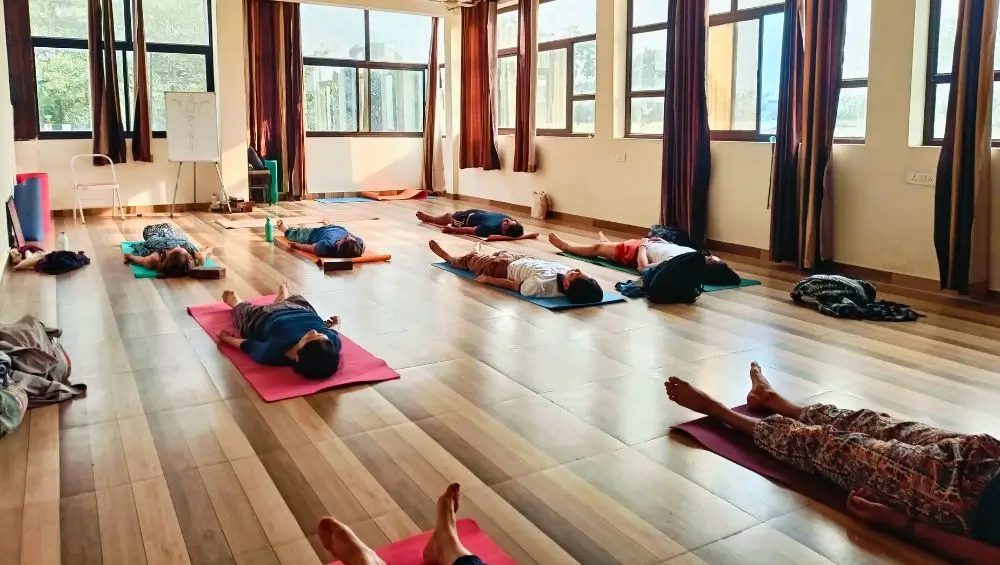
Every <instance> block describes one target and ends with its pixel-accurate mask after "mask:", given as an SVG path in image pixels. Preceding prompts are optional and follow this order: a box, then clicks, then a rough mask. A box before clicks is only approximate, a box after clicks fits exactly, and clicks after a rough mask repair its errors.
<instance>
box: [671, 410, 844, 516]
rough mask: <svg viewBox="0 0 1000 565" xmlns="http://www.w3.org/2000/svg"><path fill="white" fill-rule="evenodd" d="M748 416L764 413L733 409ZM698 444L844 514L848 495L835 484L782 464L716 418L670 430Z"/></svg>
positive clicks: (689, 423)
mask: <svg viewBox="0 0 1000 565" xmlns="http://www.w3.org/2000/svg"><path fill="white" fill-rule="evenodd" d="M733 410H734V411H736V412H739V413H740V414H746V415H748V416H755V417H758V418H762V417H765V416H767V414H766V413H763V414H762V413H760V412H757V411H754V410H751V409H750V408H749V407H747V406H746V405H743V406H737V407H736V408H733ZM674 430H676V431H678V432H681V433H685V434H687V435H688V436H690V437H691V438H693V439H694V440H695V441H697V442H698V443H700V444H701V445H702V446H704V447H705V449H707V450H709V451H711V452H712V453H715V454H716V455H721V456H722V457H725V458H726V459H728V460H730V461H732V462H733V463H736V464H737V465H740V466H741V467H744V468H746V469H750V470H751V471H753V472H754V473H757V474H758V475H760V476H762V477H765V478H767V479H770V480H771V481H774V482H775V483H777V484H779V485H781V486H783V487H785V488H788V489H791V490H794V491H795V492H797V493H799V494H802V495H805V496H808V497H809V498H811V499H813V500H815V501H817V502H820V503H823V504H825V505H826V506H829V507H830V508H833V509H834V510H839V511H841V512H846V511H847V495H848V493H847V492H846V491H844V490H843V489H841V488H840V487H839V486H837V485H836V484H834V483H832V482H830V481H828V480H826V479H824V478H823V477H820V476H819V475H814V474H812V473H806V472H805V471H800V470H799V469H796V468H795V467H792V466H791V465H788V464H787V463H782V462H781V461H778V460H777V459H775V458H773V457H771V456H770V455H768V454H767V452H765V451H764V450H762V449H760V448H759V447H757V446H756V445H755V444H754V442H753V438H751V437H749V436H746V435H743V434H741V433H739V432H737V431H736V430H734V429H732V428H730V427H729V426H726V425H725V424H723V423H722V422H720V421H719V420H718V419H716V418H700V419H698V420H692V421H690V422H687V423H685V424H681V425H679V426H676V427H674Z"/></svg>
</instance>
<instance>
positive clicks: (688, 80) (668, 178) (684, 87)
mask: <svg viewBox="0 0 1000 565" xmlns="http://www.w3.org/2000/svg"><path fill="white" fill-rule="evenodd" d="M668 9H669V12H668V13H669V18H670V20H669V21H670V22H671V33H670V34H669V39H668V43H667V88H666V91H667V92H666V96H665V100H664V102H665V104H664V108H665V114H664V122H663V176H662V186H661V196H660V221H661V223H663V224H665V225H672V226H677V227H680V228H683V229H685V230H687V232H688V233H689V234H690V235H691V239H692V240H693V241H694V242H695V243H696V244H698V245H699V246H702V247H703V246H704V243H705V238H706V227H707V225H708V181H709V176H710V175H711V172H712V154H711V151H710V147H709V132H708V101H707V94H706V91H705V42H706V35H707V33H708V20H707V18H706V15H705V0H670V4H669V7H668Z"/></svg>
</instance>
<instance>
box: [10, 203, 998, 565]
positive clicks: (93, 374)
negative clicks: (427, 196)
mask: <svg viewBox="0 0 1000 565" xmlns="http://www.w3.org/2000/svg"><path fill="white" fill-rule="evenodd" d="M362 207H363V208H365V212H366V213H367V212H369V211H370V212H372V215H373V216H374V215H377V216H378V217H379V218H381V219H380V220H377V221H372V220H366V221H349V222H345V224H346V225H347V226H348V227H349V228H351V229H352V230H354V231H356V232H357V233H359V234H360V235H362V236H363V237H364V238H365V239H366V241H367V242H368V244H369V246H370V247H372V248H373V249H378V250H380V251H387V252H391V253H392V255H393V259H392V262H391V263H386V264H376V265H365V266H362V267H360V268H358V269H356V270H354V271H351V272H345V273H336V274H331V275H324V274H323V273H321V272H320V271H319V270H318V269H316V268H315V267H314V266H312V265H311V264H309V263H306V262H304V261H301V260H300V259H298V258H296V257H295V256H293V255H291V254H289V253H287V252H285V251H282V250H280V249H278V248H276V247H273V246H272V245H270V244H267V243H265V242H264V241H263V232H262V230H259V229H239V230H225V229H222V228H221V227H219V226H218V225H216V224H215V223H214V222H213V220H214V218H215V217H214V216H211V215H208V214H194V215H186V216H179V217H177V218H175V219H174V222H175V223H176V224H177V225H178V226H180V227H181V228H183V229H184V230H186V231H187V232H188V233H189V234H191V236H192V237H193V238H194V239H196V240H197V241H198V242H199V243H201V244H202V245H211V246H214V247H215V249H216V254H217V257H218V260H219V262H220V263H222V264H223V265H225V266H226V267H227V269H228V277H227V279H225V280H223V281H188V280H172V281H163V280H136V279H134V278H132V275H131V273H130V271H129V270H128V269H127V268H125V267H124V266H123V265H122V258H121V253H120V251H119V249H118V247H117V244H118V243H119V242H120V241H122V240H126V239H135V238H137V237H139V235H140V233H141V230H142V227H143V226H144V225H146V224H147V223H153V222H156V221H163V220H162V219H161V218H146V219H129V220H127V221H125V222H115V221H113V220H111V219H96V218H95V219H92V220H90V221H89V223H88V224H86V226H83V225H76V224H73V223H72V222H71V221H67V220H60V221H58V222H57V230H66V231H67V232H68V234H69V237H70V241H71V242H72V245H73V247H74V248H77V249H83V250H85V251H87V253H88V254H89V255H90V256H91V257H92V259H93V264H92V265H91V266H90V267H88V268H86V269H83V270H82V271H78V272H76V273H72V274H69V275H66V276H62V277H58V278H55V277H44V276H40V275H35V274H33V273H7V274H6V275H5V276H4V278H3V284H2V287H3V290H2V303H0V320H2V321H13V320H16V319H17V318H19V317H20V316H21V315H23V314H25V313H32V314H35V315H38V316H39V317H41V318H42V319H43V320H44V321H47V322H49V323H52V324H57V325H58V326H59V327H61V328H62V329H63V330H64V332H65V334H64V340H63V341H64V343H65V344H66V348H67V350H68V351H69V353H70V355H71V356H72V358H73V367H74V374H75V377H76V380H79V381H82V382H85V383H87V384H88V385H89V387H90V388H89V393H88V395H87V397H86V398H83V399H80V400H77V401H75V402H72V403H67V404H63V405H60V406H53V407H48V408H42V409H38V410H34V411H32V412H31V413H30V414H29V417H28V419H27V420H26V421H25V423H24V425H22V426H21V427H20V428H19V429H18V430H17V431H16V432H15V433H13V434H12V435H11V436H10V437H7V438H5V439H3V440H2V441H0V532H3V533H2V534H0V563H4V564H17V563H21V564H24V565H41V564H49V563H53V564H56V563H62V564H64V565H70V564H100V563H103V564H106V565H112V564H114V565H118V564H121V565H135V564H146V565H167V564H191V565H202V564H220V563H233V564H243V565H246V564H269V565H271V564H280V565H292V564H296V565H299V564H317V563H327V562H329V561H331V560H332V559H331V556H330V555H327V554H326V552H325V551H324V550H323V548H322V547H321V546H320V544H319V543H318V540H317V539H316V535H315V524H316V522H317V520H318V519H319V518H320V517H321V516H323V515H325V514H334V515H337V516H339V517H340V519H342V520H344V521H345V522H348V523H349V524H351V525H352V526H353V527H354V528H355V529H356V531H357V532H358V535H359V536H361V538H362V539H364V540H365V541H366V542H368V543H370V544H372V545H381V544H385V543H388V542H391V541H394V540H397V539H400V538H403V537H406V536H409V535H412V534H414V533H417V532H419V531H421V530H423V529H426V528H428V527H430V526H431V524H432V520H433V513H432V510H433V508H432V501H433V500H434V498H435V497H436V496H437V494H438V493H440V492H441V491H442V490H443V489H444V487H445V485H447V484H448V483H449V482H451V481H459V482H461V483H462V484H463V486H464V490H465V497H464V502H463V507H462V514H463V515H464V516H469V517H473V518H476V519H477V520H478V521H479V522H480V524H481V525H482V526H483V528H484V529H485V530H486V531H487V532H488V533H489V534H490V535H491V536H492V537H493V538H494V539H495V540H496V541H497V542H498V543H499V544H500V545H501V546H502V547H503V548H504V549H505V550H506V551H507V552H509V553H510V554H511V555H513V556H514V557H515V558H516V559H517V560H518V561H519V562H520V563H522V564H525V565H527V564H532V563H538V564H544V565H552V564H562V563H583V564H586V565H604V564H616V563H621V564H629V565H633V564H634V565H641V564H651V565H655V564H667V563H669V564H671V565H693V564H706V563H708V564H745V563H762V564H767V565H777V564H781V563H790V564H797V565H801V564H806V563H840V564H848V563H849V564H868V563H908V564H924V563H936V562H937V561H935V560H934V559H932V558H930V557H928V556H926V555H924V554H922V553H921V552H919V551H918V550H915V549H913V548H911V547H907V546H905V545H903V544H901V543H899V542H897V541H895V540H893V539H890V538H886V537H885V536H882V535H881V534H879V533H876V532H873V531H870V530H867V529H865V528H863V527H861V526H860V525H859V524H857V523H856V522H854V521H853V520H851V519H850V518H848V517H845V516H842V515H839V514H836V513H834V512H832V511H829V510H827V509H825V508H823V507H818V506H816V505H815V504H813V503H811V501H809V500H807V499H804V498H802V497H800V496H798V495H795V494H794V493H790V492H787V491H785V490H783V489H781V488H778V487H776V486H774V485H773V484H771V483H769V482H768V481H766V480H764V479H762V478H760V477H759V476H757V475H755V474H753V473H750V472H748V471H746V470H744V469H742V468H740V467H738V466H736V465H733V464H731V463H729V462H727V461H725V460H723V459H721V458H719V457H716V456H715V455H713V454H710V453H707V452H705V451H702V450H699V449H695V448H693V447H692V446H691V445H689V444H687V443H685V442H684V441H682V440H679V439H677V438H674V437H671V436H669V435H668V430H669V427H670V426H671V425H674V424H677V423H680V422H683V421H686V420H688V419H691V418H692V417H694V414H692V413H691V412H688V411H686V410H684V409H681V408H678V407H677V406H674V405H672V404H670V403H669V402H668V401H667V400H666V399H665V398H664V396H663V389H662V384H661V383H662V381H663V379H664V378H666V377H668V376H669V375H672V374H677V375H682V376H686V377H688V378H690V379H692V380H693V381H694V382H695V383H697V384H698V385H699V386H701V387H703V388H705V389H707V390H709V391H711V392H712V393H714V394H717V395H719V396H720V397H721V398H722V399H724V400H725V401H726V402H729V403H732V404H740V403H742V402H743V400H744V397H745V395H746V392H747V369H748V365H749V363H750V361H752V360H757V361H759V362H761V363H762V364H763V365H764V366H765V370H766V371H767V374H768V376H769V377H770V378H771V381H772V382H773V383H774V384H775V385H777V386H778V387H780V388H781V389H783V390H784V391H786V392H788V393H789V394H790V395H793V396H797V397H800V398H803V399H805V398H810V399H813V400H815V401H828V402H836V403H841V404H845V405H848V406H853V407H861V406H867V407H872V408H877V409H882V410H885V411H888V412H890V413H895V414H899V415H904V416H909V417H913V418H919V419H922V420H926V421H929V422H932V423H936V424H939V425H942V426H946V427H949V428H955V429H958V430H960V431H967V432H986V433H992V434H994V435H1000V417H998V416H997V415H996V410H995V407H996V406H997V404H998V402H1000V380H998V379H996V373H995V372H994V367H996V366H997V361H998V360H1000V357H998V354H997V351H1000V318H997V317H995V316H993V315H991V314H989V313H986V312H985V311H977V310H973V309H959V308H958V307H956V306H948V305H943V304H938V303H928V302H924V301H919V300H906V299H899V300H900V301H903V302H910V303H911V304H913V305H914V306H915V307H917V308H918V309H920V310H922V311H924V312H927V313H929V314H931V316H930V317H928V318H926V319H924V320H922V321H920V322H918V323H916V324H898V325H894V324H881V325H880V324H869V323H858V322H850V321H841V320H835V319H831V318H826V317H823V316H821V315H819V314H818V313H815V312H812V311H809V310H806V309H802V308H799V307H796V306H795V305H793V304H792V303H791V302H790V301H789V300H788V295H787V292H788V289H789V287H790V284H789V283H788V282H787V280H788V274H787V272H784V273H781V272H779V271H777V270H771V269H769V268H767V267H762V266H759V265H755V266H745V267H746V269H748V270H749V271H751V272H753V273H756V274H757V276H760V277H761V278H763V279H764V285H763V286H761V287H755V288H748V289H743V290H739V291H724V292H718V293H711V294H705V295H703V296H702V298H701V299H700V300H699V301H698V303H697V304H695V305H694V306H670V307H661V308H651V307H650V306H649V305H647V304H646V303H645V301H630V302H629V303H627V304H620V305H613V306H609V307H605V308H601V309H597V308H590V309H583V310H577V311H573V312H568V313H561V314H556V313H552V312H548V311H546V310H544V309H541V308H538V307H536V306H533V305H531V304H529V303H526V302H522V301H518V300H515V299H513V298H510V297H508V296H505V295H503V294H500V293H498V292H495V291H492V290H490V289H489V288H486V287H483V286H479V285H475V284H470V283H468V282H466V281H463V280H460V279H459V278H457V277H454V276H452V275H450V274H448V273H445V272H443V271H440V270H438V269H434V268H431V267H430V263H432V262H433V261H435V260H436V258H435V257H434V256H433V255H432V254H431V253H430V251H429V250H428V249H427V245H426V244H427V240H428V238H429V237H432V236H434V235H435V234H434V232H433V231H430V230H428V229H426V228H422V227H420V226H419V225H417V223H416V221H415V219H414V218H413V213H414V211H415V210H417V209H424V210H427V211H440V210H443V209H447V208H449V207H453V203H452V202H449V201H446V200H441V199H439V200H435V201H429V202H385V203H363V204H352V205H339V206H329V205H321V204H317V203H311V202H310V203H286V204H282V205H281V207H280V212H281V214H282V215H286V216H289V215H291V216H294V215H301V216H313V217H316V216H321V215H323V214H327V215H330V216H332V217H333V218H334V219H336V215H337V213H338V212H339V213H341V214H347V213H350V214H355V212H356V211H357V210H360V209H361V208H362ZM256 216H258V217H261V216H262V214H261V213H257V214H256ZM354 217H357V216H356V215H355V216H354ZM537 227H539V228H540V229H543V230H548V229H553V228H554V229H556V230H557V231H559V232H560V233H563V234H564V235H566V236H567V237H569V238H574V237H583V236H590V237H592V236H593V235H594V234H587V233H585V232H583V231H581V230H578V229H573V228H567V227H565V226H552V225H547V224H544V223H541V224H538V225H537ZM438 239H439V240H440V241H442V243H443V244H444V245H445V246H446V248H448V249H451V250H456V251H458V250H463V249H471V248H472V246H473V244H472V242H469V241H467V240H464V239H460V238H456V237H452V236H446V235H440V236H438ZM502 246H503V247H507V248H510V249H518V250H526V251H529V252H532V253H537V254H543V255H545V256H553V255H552V251H553V250H552V249H550V248H549V247H548V246H547V244H546V243H545V241H544V240H538V241H527V242H519V243H514V244H502ZM580 266H582V267H583V268H584V269H585V270H587V271H589V272H591V273H592V274H594V275H596V276H597V277H598V278H599V279H601V281H602V282H603V283H604V284H606V285H608V286H610V285H612V284H613V283H614V282H616V281H618V280H621V279H622V278H623V277H622V275H621V274H620V273H617V272H614V271H609V270H604V269H601V268H599V267H594V266H590V265H583V264H581V265H580ZM284 280H287V281H289V283H290V285H291V289H292V291H293V292H298V293H302V294H305V295H306V297H307V298H308V299H309V300H310V301H312V303H313V304H314V305H316V307H317V308H318V309H319V310H320V312H321V313H323V314H327V315H331V314H338V315H340V316H341V317H342V319H343V331H344V333H345V334H347V335H348V336H350V337H351V338H352V339H354V340H355V341H357V342H358V343H360V344H361V345H362V346H364V347H366V348H368V349H369V350H371V351H372V352H373V353H375V354H376V355H379V356H381V357H383V358H385V359H386V360H387V361H388V362H389V363H390V365H392V366H393V367H394V368H396V369H397V370H399V371H400V373H401V374H402V377H403V378H402V379H401V380H398V381H394V382H388V383H383V384H380V385H377V386H374V387H362V388H354V389H348V390H338V391H332V392H327V393H322V394H318V395H315V396H312V397H308V398H298V399H293V400H289V401H285V402H279V403H273V404H268V403H265V402H262V401H261V400H260V398H259V397H258V396H257V394H256V393H255V392H254V391H253V390H252V389H251V388H249V387H248V386H247V384H246V383H245V382H244V380H243V378H242V377H241V375H240V374H239V373H238V372H237V371H236V370H235V369H234V368H233V367H232V366H231V365H230V364H229V362H228V361H227V360H226V359H225V358H224V357H222V356H221V355H220V354H219V352H218V350H217V347H216V345H215V343H214V342H213V340H212V338H211V336H207V335H205V334H204V333H203V332H202V331H201V329H200V328H199V327H198V326H197V325H196V324H195V323H194V322H193V320H191V319H190V317H189V316H188V315H187V314H186V312H185V307H186V306H187V305H190V304H198V303H207V302H214V301H217V300H218V299H219V297H220V295H221V293H222V291H223V290H224V289H226V288H232V289H234V290H236V291H237V292H238V293H239V294H240V295H242V296H244V297H251V296H255V295H261V294H269V293H271V292H273V291H274V289H275V287H276V286H277V285H278V284H279V283H280V282H282V281H284ZM886 297H887V298H889V299H894V297H893V296H891V295H887V296H886Z"/></svg>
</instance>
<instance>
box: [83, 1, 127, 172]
mask: <svg viewBox="0 0 1000 565" xmlns="http://www.w3.org/2000/svg"><path fill="white" fill-rule="evenodd" d="M87 7H88V10H87V39H88V42H87V48H88V50H89V52H90V108H91V114H90V115H91V120H92V121H93V130H94V146H93V151H94V153H99V154H102V155H107V156H108V157H110V158H111V160H112V161H113V162H115V163H124V162H125V159H126V152H125V128H124V127H123V124H122V115H121V105H120V100H119V99H118V58H117V57H116V56H115V43H114V40H115V20H114V9H113V2H112V0H88V2H87ZM104 164H106V162H102V160H101V159H96V158H95V159H94V165H97V166H100V165H104Z"/></svg>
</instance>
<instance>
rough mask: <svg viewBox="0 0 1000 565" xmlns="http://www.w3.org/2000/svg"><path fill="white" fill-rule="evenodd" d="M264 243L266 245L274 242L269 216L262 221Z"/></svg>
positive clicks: (272, 226) (272, 227)
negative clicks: (265, 242)
mask: <svg viewBox="0 0 1000 565" xmlns="http://www.w3.org/2000/svg"><path fill="white" fill-rule="evenodd" d="M264 241H267V242H268V243H270V242H272V241H274V225H273V224H271V216H268V217H267V219H266V220H264Z"/></svg>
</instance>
